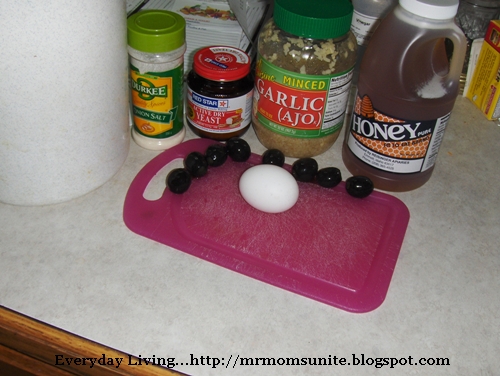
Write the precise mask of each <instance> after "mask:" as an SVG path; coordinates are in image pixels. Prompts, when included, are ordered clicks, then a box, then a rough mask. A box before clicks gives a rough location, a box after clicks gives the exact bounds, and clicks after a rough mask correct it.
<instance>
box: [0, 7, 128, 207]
mask: <svg viewBox="0 0 500 376" xmlns="http://www.w3.org/2000/svg"><path fill="white" fill-rule="evenodd" d="M126 33H127V29H126V11H125V2H124V1H123V0H106V1H102V0H85V1H81V0H67V1H63V2H61V1H57V0H46V1H29V0H19V1H15V2H14V1H12V2H7V1H2V2H1V3H0V35H2V47H1V48H0V201H2V202H4V203H8V204H15V205H44V204H53V203H58V202H63V201H67V200H70V199H73V198H76V197H79V196H82V195H84V194H86V193H88V192H90V191H92V190H94V189H96V188H97V187H100V186H101V185H103V184H104V183H105V182H106V181H108V180H109V179H110V178H111V177H112V176H113V175H114V174H115V173H116V172H117V171H118V170H119V169H120V167H121V166H122V164H123V162H124V161H125V158H126V156H127V154H128V150H129V144H130V141H129V140H130V136H129V135H130V133H129V132H130V129H129V121H128V116H129V112H128V103H129V102H128V68H127V67H128V63H127V34H126Z"/></svg>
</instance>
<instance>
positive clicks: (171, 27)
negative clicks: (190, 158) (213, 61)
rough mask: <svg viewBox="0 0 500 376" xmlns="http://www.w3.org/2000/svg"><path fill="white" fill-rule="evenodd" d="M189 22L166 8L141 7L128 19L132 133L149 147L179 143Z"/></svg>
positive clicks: (137, 140) (158, 147) (182, 136)
mask: <svg viewBox="0 0 500 376" xmlns="http://www.w3.org/2000/svg"><path fill="white" fill-rule="evenodd" d="M185 27H186V21H185V20H184V18H183V17H181V16H180V15H178V14H176V13H173V12H170V11H162V10H146V11H141V12H138V13H136V14H134V15H132V16H131V17H129V19H128V52H129V56H130V59H129V60H130V84H131V94H132V95H131V97H132V98H131V101H132V118H133V126H132V137H133V139H134V141H135V142H136V143H137V144H138V145H140V146H142V147H144V148H146V149H151V150H165V149H168V148H170V147H172V146H175V145H177V144H179V143H181V142H182V141H183V140H184V136H185V134H186V130H185V128H184V123H183V121H182V117H183V76H184V52H185V51H186V44H185V33H186V32H185Z"/></svg>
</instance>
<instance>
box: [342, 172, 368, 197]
mask: <svg viewBox="0 0 500 376" xmlns="http://www.w3.org/2000/svg"><path fill="white" fill-rule="evenodd" d="M345 189H346V190H347V193H349V194H350V195H351V196H352V197H357V198H364V197H367V196H369V195H370V194H371V193H372V192H373V182H372V181H371V180H370V178H367V177H366V176H361V175H358V176H351V177H350V178H348V179H347V180H346V181H345Z"/></svg>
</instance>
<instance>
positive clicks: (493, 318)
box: [0, 98, 500, 376]
mask: <svg viewBox="0 0 500 376" xmlns="http://www.w3.org/2000/svg"><path fill="white" fill-rule="evenodd" d="M193 137H194V136H193V135H192V133H190V132H188V136H187V138H193ZM244 138H245V139H246V140H247V141H249V143H250V145H251V146H252V151H254V152H256V153H259V154H260V153H262V152H263V151H264V150H265V149H264V148H263V146H262V145H260V143H259V142H258V141H257V139H256V137H255V134H254V132H253V130H251V131H249V132H248V133H247V134H246V135H245V136H244ZM340 149H341V141H340V140H339V141H338V142H337V143H336V144H335V145H334V146H333V147H332V149H331V150H329V151H328V152H327V153H325V154H324V155H322V156H320V157H318V158H317V160H318V162H319V165H320V167H326V166H332V165H333V166H337V167H339V168H340V169H341V170H342V172H343V176H344V178H345V177H347V176H349V173H348V172H347V170H346V169H345V168H344V166H343V163H342V159H341V156H340ZM157 154H158V152H152V151H147V150H144V149H141V148H140V147H138V146H137V145H135V144H134V143H133V142H132V144H131V149H130V153H129V155H128V158H127V160H126V162H125V164H124V165H123V167H122V168H121V169H120V171H119V172H118V173H117V174H116V175H115V176H114V177H113V178H112V179H111V180H110V181H108V182H107V183H106V184H105V185H103V186H102V187H100V188H98V189H97V190H95V191H93V192H91V193H89V194H87V195H85V196H83V197H80V198H78V199H75V200H72V201H69V202H66V203H62V204H57V205H49V206H41V207H20V206H12V205H5V204H0V305H3V306H5V307H8V308H11V309H13V310H16V311H19V312H21V313H24V314H26V315H28V316H31V317H33V318H36V319H38V320H41V321H43V322H46V323H49V324H51V325H54V326H56V327H59V328H62V329H65V330H67V331H69V332H72V333H75V334H78V335H80V336H83V337H86V338H89V339H91V340H94V341H96V342H99V343H102V344H105V345H107V346H110V347H112V348H115V349H118V350H121V351H124V352H127V353H131V354H133V355H136V356H142V357H143V358H146V357H149V358H152V357H153V356H155V357H156V358H159V357H163V358H167V357H174V358H175V361H176V362H177V363H179V365H178V366H177V367H175V369H176V370H179V371H182V372H185V373H189V374H192V375H196V376H198V375H199V376H202V375H255V374H259V375H283V374H287V375H306V374H307V375H332V374H335V375H386V374H398V375H430V374H432V375H496V374H498V370H499V369H500V361H499V360H498V354H499V353H500V341H499V340H498V337H499V334H500V313H499V312H500V293H499V291H500V247H499V244H500V231H499V223H500V188H499V185H500V178H499V176H500V128H499V126H498V123H497V122H493V121H487V120H486V119H485V118H483V117H482V115H481V114H480V113H479V111H478V110H477V109H476V108H475V107H474V106H473V105H472V104H471V103H470V102H469V101H468V100H467V99H464V98H458V100H457V105H456V106H455V109H454V111H453V113H452V118H451V121H450V124H449V126H448V129H447V131H446V136H445V139H444V142H443V144H442V147H441V151H440V155H439V158H438V163H437V166H436V168H435V171H434V174H433V176H432V178H431V180H430V181H429V182H428V183H427V184H426V185H424V186H423V187H421V188H419V189H417V190H415V191H412V192H407V193H398V194H394V195H395V196H396V197H398V198H399V199H401V200H402V201H403V202H404V203H405V204H406V205H407V207H408V208H409V210H410V215H411V218H410V223H409V226H408V229H407V232H406V237H405V240H404V242H403V246H402V248H401V252H400V255H399V259H398V262H397V265H396V269H395V271H394V275H393V278H392V282H391V285H390V287H389V291H388V294H387V297H386V299H385V301H384V303H383V304H382V305H381V306H380V307H379V308H377V309H376V310H374V311H372V312H369V313H363V314H353V313H348V312H345V311H343V310H340V309H337V308H334V307H331V306H329V305H326V304H323V303H319V302H317V301H314V300H311V299H308V298H305V297H302V296H299V295H296V294H293V293H290V292H288V291H284V290H282V289H279V288H276V287H273V286H271V285H268V284H265V283H262V282H259V281H257V280H254V279H252V278H248V277H246V276H243V275H240V274H238V273H235V272H232V271H229V270H226V269H224V268H221V267H218V266H216V265H214V264H211V263H209V262H206V261H203V260H201V259H198V258H195V257H193V256H190V255H188V254H185V253H183V252H180V251H178V250H175V249H172V248H169V247H167V246H164V245H162V244H159V243H155V242H153V241H151V240H148V239H147V238H144V237H142V236H139V235H137V234H135V233H133V232H131V231H130V230H129V229H128V228H127V227H126V226H125V225H124V223H123V219H122V213H123V201H124V198H125V194H126V192H127V189H128V187H129V185H130V183H131V182H132V180H133V178H134V177H135V175H136V174H137V173H138V172H139V170H140V169H141V168H142V167H143V166H144V165H145V164H146V163H147V162H148V161H150V160H151V159H152V158H153V157H154V156H156V155H157ZM289 162H290V161H289ZM163 179H164V177H161V178H158V179H155V180H153V181H152V182H151V184H150V187H149V188H148V192H147V194H148V195H151V197H155V196H156V197H157V196H159V195H160V194H161V192H162V191H163V189H164V185H163V184H164V181H163ZM190 354H193V355H192V356H194V357H197V358H198V359H199V360H201V357H202V356H203V357H205V358H204V360H205V361H204V364H205V365H202V364H201V361H199V364H198V365H197V366H196V365H186V363H188V362H189V361H190V359H191V355H190ZM353 354H354V355H355V356H356V358H357V359H361V358H362V356H363V355H364V357H365V359H367V358H370V359H375V358H398V359H402V358H405V359H406V360H408V357H410V356H411V357H412V360H413V362H414V363H415V362H417V361H418V360H419V359H421V358H424V359H429V360H430V361H432V359H434V360H435V361H438V362H439V360H436V359H437V358H441V359H442V358H448V359H449V365H447V366H446V365H442V366H436V365H435V366H428V365H427V366H423V365H412V366H410V365H408V364H407V365H398V366H396V368H397V371H396V370H390V368H389V366H384V367H382V369H379V368H376V367H375V365H374V364H372V365H364V366H363V365H356V366H355V365H352V364H351V365H345V366H340V365H339V366H333V365H331V366H318V365H317V366H286V365H281V366H280V365H276V366H249V365H248V366H246V365H240V364H237V365H236V366H235V367H234V368H231V367H232V364H231V367H229V369H226V368H225V367H223V366H222V365H219V366H218V367H216V368H213V365H206V364H207V358H206V357H207V356H209V357H210V359H213V358H219V359H222V358H224V362H226V363H227V362H228V361H229V358H230V357H231V356H232V358H231V359H233V360H234V359H235V357H237V356H239V357H240V358H242V357H244V358H250V357H251V358H275V359H286V358H305V357H307V358H309V357H311V358H312V357H317V358H320V357H321V358H326V359H327V360H328V359H332V361H333V357H334V356H336V357H338V358H341V357H345V358H346V359H347V362H350V363H353V359H354V358H353ZM367 362H370V361H367ZM180 363H184V365H180ZM210 364H213V363H212V362H211V363H210Z"/></svg>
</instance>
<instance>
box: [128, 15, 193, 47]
mask: <svg viewBox="0 0 500 376" xmlns="http://www.w3.org/2000/svg"><path fill="white" fill-rule="evenodd" d="M127 30H128V32H127V39H128V45H129V46H130V47H132V48H133V49H136V50H138V51H143V52H152V53H162V52H169V51H173V50H176V49H178V48H180V47H181V46H182V45H183V44H184V41H185V39H186V21H185V20H184V18H183V17H182V16H181V15H179V14H177V13H174V12H170V11H167V10H143V11H140V12H137V13H135V14H133V15H132V16H130V17H129V18H128V20H127Z"/></svg>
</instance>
